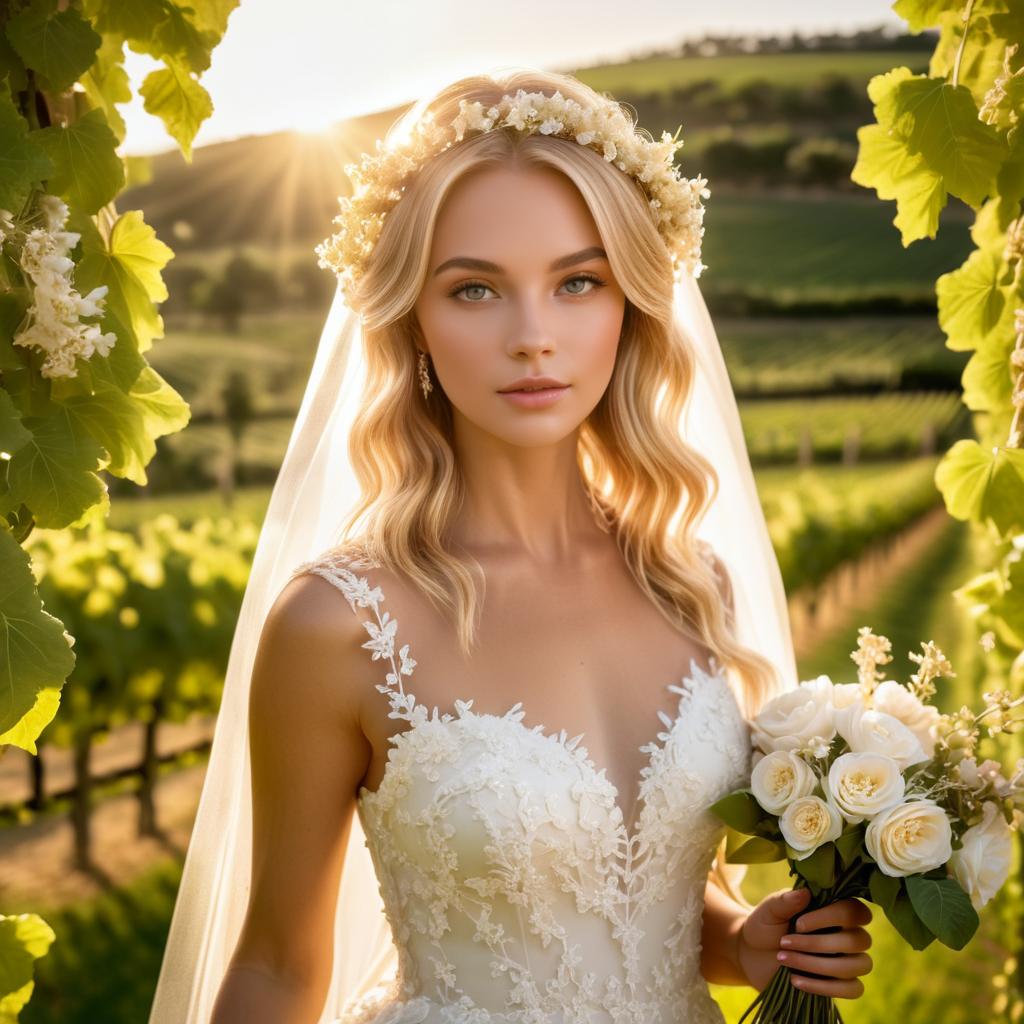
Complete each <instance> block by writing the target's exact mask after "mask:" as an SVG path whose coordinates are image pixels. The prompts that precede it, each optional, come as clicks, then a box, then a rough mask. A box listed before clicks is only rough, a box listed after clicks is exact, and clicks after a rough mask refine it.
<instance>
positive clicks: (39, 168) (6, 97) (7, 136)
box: [0, 81, 53, 213]
mask: <svg viewBox="0 0 1024 1024" xmlns="http://www.w3.org/2000/svg"><path fill="white" fill-rule="evenodd" d="M52 173H53V162H52V161H51V160H50V158H49V156H47V154H46V150H45V149H43V148H42V147H41V146H39V145H37V144H36V142H35V141H34V140H33V139H30V138H29V133H28V126H27V125H26V124H25V120H24V119H23V118H22V116H21V115H20V114H19V113H18V110H17V108H16V107H15V106H14V103H13V102H12V101H11V93H10V88H9V87H8V84H7V82H6V81H0V207H3V209H5V210H11V211H13V212H14V213H17V212H18V211H20V210H21V208H22V206H24V205H25V200H26V199H27V198H28V194H29V192H30V191H31V189H32V187H33V186H34V185H35V183H36V182H37V181H40V180H45V179H46V178H49V177H50V175H51V174H52Z"/></svg>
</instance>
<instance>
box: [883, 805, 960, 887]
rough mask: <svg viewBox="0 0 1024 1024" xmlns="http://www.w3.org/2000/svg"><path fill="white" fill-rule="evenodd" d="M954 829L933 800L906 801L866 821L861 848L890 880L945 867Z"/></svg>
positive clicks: (950, 852)
mask: <svg viewBox="0 0 1024 1024" xmlns="http://www.w3.org/2000/svg"><path fill="white" fill-rule="evenodd" d="M952 842H953V829H952V828H951V827H950V824H949V818H948V817H947V816H946V812H945V811H944V810H943V809H942V808H941V807H940V806H939V805H938V804H937V803H936V802H935V801H934V800H909V801H907V802H906V803H903V804H897V805H896V806H895V807H890V808H889V809H888V810H887V811H883V812H882V813H881V814H878V815H876V816H875V817H874V818H872V819H871V821H869V822H868V827H867V828H866V829H865V830H864V845H865V846H866V847H867V850H868V853H869V854H871V857H872V859H873V860H874V861H875V863H876V864H877V865H878V868H879V870H880V871H881V872H882V873H883V874H885V875H889V876H890V877H891V878H902V877H903V876H905V875H917V874H922V873H924V872H925V871H931V870H932V868H937V867H941V866H942V865H943V864H945V863H946V862H947V861H948V860H949V858H950V855H951V854H952V852H953V846H952Z"/></svg>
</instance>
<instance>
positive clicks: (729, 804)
mask: <svg viewBox="0 0 1024 1024" xmlns="http://www.w3.org/2000/svg"><path fill="white" fill-rule="evenodd" d="M711 811H712V813H713V814H717V815H718V817H719V818H721V819H722V821H724V822H725V823H726V825H728V826H729V827H730V828H734V829H736V831H737V832H742V833H744V834H745V835H748V836H749V835H753V834H754V833H755V832H756V831H757V827H758V825H759V824H760V823H761V822H762V821H765V820H766V819H767V818H769V817H771V815H769V814H768V812H767V811H766V810H765V809H764V808H763V807H762V806H761V805H760V804H759V803H758V802H757V800H755V799H754V794H753V793H751V792H750V791H749V790H746V789H737V790H736V791H735V792H734V793H729V794H727V795H726V796H723V797H722V799H721V800H717V801H716V802H715V803H713V804H712V805H711Z"/></svg>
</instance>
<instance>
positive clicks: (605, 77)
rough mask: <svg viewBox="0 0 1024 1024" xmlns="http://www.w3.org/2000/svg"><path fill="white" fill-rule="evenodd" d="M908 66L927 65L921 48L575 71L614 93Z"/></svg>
mask: <svg viewBox="0 0 1024 1024" xmlns="http://www.w3.org/2000/svg"><path fill="white" fill-rule="evenodd" d="M900 65H906V66H907V67H909V68H910V69H911V71H913V72H914V73H915V74H918V73H920V72H923V71H926V70H927V68H928V54H927V53H924V52H922V51H920V50H908V51H906V52H902V51H899V50H882V51H877V52H872V51H870V50H867V51H858V52H851V53H820V54H816V53H772V54H763V53H762V54H736V55H726V56H720V57H653V58H650V59H648V60H633V61H628V62H626V63H621V64H605V65H603V66H601V67H595V68H581V69H579V70H574V71H573V72H572V73H573V74H574V75H576V77H577V78H579V79H580V80H581V81H583V82H585V83H586V84H587V85H589V86H591V87H592V88H594V89H597V90H598V91H599V92H600V91H607V92H610V93H612V94H613V95H615V96H621V95H635V94H640V93H647V94H650V93H669V92H671V91H672V90H674V89H678V88H680V87H682V86H688V85H692V84H693V83H694V82H700V81H705V80H707V79H711V80H713V81H715V82H717V83H719V85H720V86H721V88H722V90H723V91H725V92H727V93H728V92H732V91H735V90H736V89H737V88H738V87H739V86H741V85H744V84H746V83H747V82H750V81H753V80H755V79H768V80H770V81H771V83H772V84H773V85H775V86H777V87H780V88H781V87H783V86H790V87H799V86H807V85H810V84H811V83H812V82H814V81H816V80H817V79H818V78H820V77H821V76H822V75H824V74H837V75H843V76H845V77H848V78H852V79H858V80H862V81H864V83H865V85H866V84H867V81H868V79H869V78H870V77H871V76H872V75H877V74H881V73H882V72H884V71H888V70H890V69H891V68H894V67H899V66H900Z"/></svg>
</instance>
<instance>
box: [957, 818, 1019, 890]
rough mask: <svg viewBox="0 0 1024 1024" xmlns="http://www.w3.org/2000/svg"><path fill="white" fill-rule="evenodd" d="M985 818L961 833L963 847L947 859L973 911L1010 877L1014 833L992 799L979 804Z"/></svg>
mask: <svg viewBox="0 0 1024 1024" xmlns="http://www.w3.org/2000/svg"><path fill="white" fill-rule="evenodd" d="M982 807H983V809H984V812H983V813H984V817H983V818H982V819H981V822H980V823H979V824H977V825H972V826H971V827H970V828H969V829H968V830H967V831H966V832H965V833H964V834H963V844H964V845H963V846H962V847H961V849H959V850H954V851H953V855H952V856H951V857H950V859H949V865H950V867H951V868H952V869H953V874H954V875H955V876H956V880H957V881H958V882H959V883H960V885H961V886H963V889H964V892H966V893H967V895H968V896H970V897H971V904H972V905H973V906H974V909H975V910H981V908H982V907H983V906H985V904H986V903H988V901H989V900H990V899H992V897H993V896H994V895H995V894H996V893H997V892H998V891H999V889H1000V888H1002V885H1003V883H1004V882H1005V881H1006V879H1007V877H1008V876H1009V874H1010V859H1011V857H1012V854H1013V833H1012V832H1011V831H1010V826H1009V825H1007V824H1006V819H1005V818H1004V817H1003V815H1002V812H1001V811H1000V810H999V808H998V807H997V806H996V804H994V803H993V802H992V801H991V800H986V801H985V802H984V804H983V805H982Z"/></svg>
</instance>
